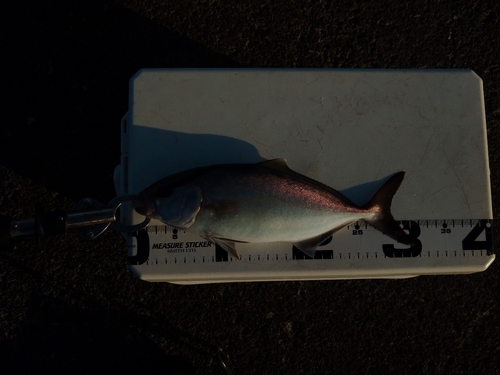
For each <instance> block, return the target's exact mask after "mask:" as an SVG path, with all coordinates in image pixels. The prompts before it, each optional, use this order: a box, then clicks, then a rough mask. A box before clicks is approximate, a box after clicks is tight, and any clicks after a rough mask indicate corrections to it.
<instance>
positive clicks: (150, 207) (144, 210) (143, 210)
mask: <svg viewBox="0 0 500 375" xmlns="http://www.w3.org/2000/svg"><path fill="white" fill-rule="evenodd" d="M143 202H144V205H143V206H140V207H136V208H135V212H137V213H138V214H139V215H144V216H151V215H152V214H154V213H155V212H156V210H157V209H158V206H157V205H156V202H155V201H153V200H150V199H144V200H143Z"/></svg>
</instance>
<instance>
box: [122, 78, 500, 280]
mask: <svg viewBox="0 0 500 375" xmlns="http://www.w3.org/2000/svg"><path fill="white" fill-rule="evenodd" d="M274 158H286V159H287V161H288V165H289V166H290V168H291V169H293V170H295V171H297V172H299V173H301V174H304V175H306V176H308V177H311V178H313V179H315V180H317V181H321V182H322V183H324V184H326V185H329V186H331V187H333V188H334V189H336V190H339V191H341V192H342V193H343V194H345V195H346V196H347V197H348V198H350V199H351V200H352V201H354V202H355V203H357V204H363V203H365V202H366V201H368V199H369V198H370V197H371V195H372V194H373V193H374V192H375V191H376V190H377V189H378V187H380V186H381V185H382V184H383V182H384V181H385V180H386V179H387V178H388V177H389V176H391V175H392V174H393V173H395V172H397V171H406V178H405V180H404V182H403V184H402V186H401V187H400V189H399V190H398V192H397V193H396V195H395V197H394V200H393V204H392V213H393V216H394V217H395V218H396V220H401V225H402V226H404V227H405V228H406V229H407V230H408V231H409V233H410V234H411V235H412V236H414V238H415V239H416V240H417V242H416V245H414V246H412V247H409V246H405V245H401V244H397V243H395V241H393V240H391V239H390V238H389V237H387V236H385V235H383V234H382V233H380V232H379V231H377V230H376V229H373V228H371V227H370V226H368V225H366V224H365V223H364V222H359V223H353V224H352V225H349V226H347V227H345V228H343V229H342V230H340V231H338V232H336V233H335V234H334V235H333V236H332V237H331V238H330V239H329V240H327V241H325V243H324V244H323V245H322V246H320V247H319V249H318V250H319V251H317V252H316V256H315V259H311V258H308V257H307V256H305V255H304V254H303V253H301V252H300V251H299V250H297V249H294V248H293V246H292V245H291V244H290V243H286V242H283V243H267V244H238V245H237V249H238V252H239V253H240V254H241V259H239V260H238V259H234V258H232V257H231V256H228V255H227V253H226V252H225V251H224V250H222V249H220V248H218V247H217V246H216V245H215V244H214V243H211V242H210V241H207V240H206V239H203V238H200V237H198V236H196V235H192V234H189V233H185V232H183V231H179V230H174V229H173V228H169V227H166V226H165V225H163V224H162V223H161V222H159V221H152V222H151V224H150V226H149V227H148V228H147V229H146V230H142V231H139V232H136V233H129V234H127V235H126V238H127V241H128V244H129V264H130V269H131V270H132V271H133V272H134V273H135V274H136V275H137V276H138V277H140V278H142V279H144V280H148V281H168V282H173V283H179V284H193V283H211V282H236V281H262V280H314V279H316V280H317V279H349V278H404V277H412V276H417V275H424V274H457V273H472V272H478V271H483V270H485V269H486V268H487V267H488V266H489V265H490V264H491V262H493V260H494V258H495V255H494V254H493V249H492V247H493V240H492V228H491V224H492V221H491V219H492V205H491V192H490V181H489V167H488V153H487V139H486V123H485V113H484V102H483V90H482V81H481V79H480V78H479V77H478V76H477V75H476V74H475V73H474V72H472V71H470V70H406V71H404V70H342V69H340V70H339V69H237V70H234V69H233V70H228V69H145V70H141V71H139V72H138V73H137V74H136V75H135V76H134V77H133V78H132V79H131V81H130V105H129V112H128V113H127V114H126V115H125V116H124V118H123V121H122V159H121V165H120V166H118V167H117V169H116V171H115V184H116V188H117V192H118V194H119V195H121V194H136V193H138V192H140V191H141V190H142V189H144V188H146V187H147V186H149V185H150V184H152V183H153V182H155V181H157V180H159V179H161V178H163V177H165V176H168V175H171V174H173V173H177V172H181V171H184V170H188V169H191V168H196V167H201V166H207V165H214V164H228V163H256V162H260V161H263V160H267V159H274ZM123 211H124V216H126V218H125V219H126V220H128V222H134V223H135V222H139V221H141V219H142V218H141V217H140V216H139V215H137V214H136V213H135V212H132V211H131V210H130V211H128V212H127V211H126V210H123ZM249 225H251V223H249Z"/></svg>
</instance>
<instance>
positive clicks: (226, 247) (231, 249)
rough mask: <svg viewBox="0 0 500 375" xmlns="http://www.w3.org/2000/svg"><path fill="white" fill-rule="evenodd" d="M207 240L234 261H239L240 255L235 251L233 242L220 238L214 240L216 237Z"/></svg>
mask: <svg viewBox="0 0 500 375" xmlns="http://www.w3.org/2000/svg"><path fill="white" fill-rule="evenodd" d="M209 240H210V241H213V242H215V243H216V244H217V245H219V246H220V247H222V248H223V249H224V250H226V251H227V252H228V254H229V255H231V256H232V257H234V258H236V259H240V255H239V254H238V252H237V251H236V245H235V243H234V242H232V241H229V240H225V239H222V238H216V237H210V238H209Z"/></svg>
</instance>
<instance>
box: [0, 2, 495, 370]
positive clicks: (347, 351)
mask: <svg viewBox="0 0 500 375" xmlns="http://www.w3.org/2000/svg"><path fill="white" fill-rule="evenodd" d="M380 3H382V2H380ZM499 9H500V5H499V3H497V2H487V1H476V2H474V1H468V2H467V1H463V2H456V1H422V0H416V1H412V2H411V3H409V2H406V1H384V2H383V5H377V2H362V1H353V0H349V1H347V0H341V1H335V2H326V1H256V0H250V1H245V2H243V1H234V2H230V1H221V2H217V1H192V2H191V1H153V0H151V1H145V0H136V1H134V0H130V1H125V0H122V1H110V0H103V1H90V0H86V1H58V0H53V1H50V0H48V1H43V2H42V1H22V0H21V1H17V2H9V4H8V5H4V7H3V10H2V14H1V17H2V21H1V23H0V27H1V30H2V32H1V37H0V41H1V54H0V64H1V71H2V77H1V86H0V90H1V93H2V98H3V99H2V100H1V104H0V105H1V109H2V111H1V112H2V122H1V125H0V126H1V129H2V131H1V137H0V176H1V177H0V178H1V179H0V181H1V186H0V214H2V215H9V216H11V217H14V218H23V217H28V216H31V215H33V213H34V206H35V203H36V202H40V203H41V204H42V206H43V207H44V208H45V209H46V210H51V209H65V210H69V209H70V208H71V207H72V205H73V204H75V203H76V202H77V201H79V200H80V199H81V198H83V197H85V196H91V197H93V198H95V199H98V200H101V201H103V202H107V201H109V200H110V199H111V198H112V197H113V196H114V188H113V179H112V173H113V169H114V167H115V166H116V165H117V164H118V163H119V156H120V148H119V146H120V133H119V124H120V119H121V117H122V116H123V115H124V114H125V112H126V111H127V105H128V102H127V99H128V80H129V78H130V77H131V76H132V75H133V74H134V73H136V72H137V71H138V70H139V69H141V68H145V67H162V68H169V67H221V68H223V67H286V68H294V67H319V68H330V67H334V68H470V69H472V70H474V71H475V72H476V73H477V74H478V75H479V76H480V77H481V78H482V79H483V81H484V94H485V106H486V120H487V124H488V137H489V139H488V143H489V144H488V145H489V156H490V168H491V183H492V192H493V202H494V212H495V213H496V212H498V204H499V198H500V197H499V194H498V191H499V174H498V170H499V163H500V160H499V156H500V149H499V146H500V144H499V136H500V104H499V103H500V94H499V87H500V66H499V61H500V49H499V48H498V46H499V45H500V43H499V31H500V28H499V21H498V20H499V16H500V12H499ZM498 233H499V232H498V230H495V236H494V237H495V244H496V247H497V248H498V240H499V236H498ZM0 256H1V260H0V324H1V328H0V340H1V341H0V372H1V373H2V374H15V373H19V374H30V373H33V374H48V373H50V374H55V373H71V374H73V373H123V374H139V373H151V371H155V373H165V374H217V373H219V369H218V367H217V365H216V355H215V349H216V348H217V347H222V348H224V350H225V351H226V353H228V354H229V356H230V357H231V358H232V361H233V367H234V369H233V373H234V374H361V373H366V374H368V373H369V374H379V373H391V374H410V373H425V374H494V373H499V372H500V366H499V359H498V358H499V356H500V344H499V342H500V325H499V319H498V315H499V312H500V308H499V297H498V295H499V294H498V292H499V288H498V277H499V269H500V268H499V264H500V263H499V262H498V261H496V262H495V263H493V265H492V266H491V267H490V268H489V269H488V270H487V271H486V272H483V273H478V274H472V275H457V276H426V277H418V278H413V279H408V280H351V281H321V282H319V281H318V282H273V283H237V284H215V285H199V286H177V285H171V284H168V283H157V284H152V283H147V282H144V281H141V280H138V279H136V278H135V277H134V276H133V275H132V274H131V273H130V272H129V271H128V270H127V256H126V245H125V242H124V240H123V239H122V237H121V236H120V235H119V234H117V233H113V232H112V231H109V232H107V233H106V234H104V235H103V236H102V238H100V239H99V240H96V241H94V242H89V241H85V240H82V239H80V238H79V237H77V236H76V235H74V234H68V235H64V236H61V237H57V238H52V239H49V240H48V243H47V245H46V247H45V251H44V252H42V253H40V252H39V251H37V250H36V248H35V242H34V240H33V239H30V240H26V241H23V242H21V243H19V244H18V246H17V249H15V250H9V249H8V248H2V252H1V253H0Z"/></svg>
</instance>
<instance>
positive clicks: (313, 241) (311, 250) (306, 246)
mask: <svg viewBox="0 0 500 375" xmlns="http://www.w3.org/2000/svg"><path fill="white" fill-rule="evenodd" d="M349 224H351V222H348V223H345V224H342V225H340V226H338V227H336V228H334V229H332V230H329V231H328V232H326V233H322V234H320V235H318V236H315V237H312V238H308V239H305V240H302V241H297V242H294V243H293V245H294V246H295V247H296V248H297V249H299V250H300V251H302V252H303V253H304V254H306V255H307V256H309V257H311V258H314V255H315V254H316V248H317V247H318V246H319V245H320V244H321V243H322V242H323V241H324V240H326V239H327V238H328V237H330V236H331V235H332V234H333V233H335V232H336V231H338V230H340V229H342V228H344V227H345V226H347V225H349Z"/></svg>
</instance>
